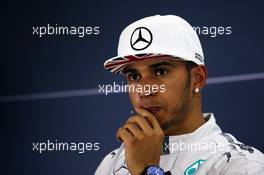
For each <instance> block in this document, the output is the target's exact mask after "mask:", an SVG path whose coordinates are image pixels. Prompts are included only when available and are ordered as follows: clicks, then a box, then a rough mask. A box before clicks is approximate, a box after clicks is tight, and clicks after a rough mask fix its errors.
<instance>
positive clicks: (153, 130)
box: [116, 108, 164, 175]
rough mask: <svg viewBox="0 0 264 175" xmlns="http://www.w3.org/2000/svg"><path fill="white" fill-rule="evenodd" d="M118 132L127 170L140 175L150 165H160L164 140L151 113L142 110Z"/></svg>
mask: <svg viewBox="0 0 264 175" xmlns="http://www.w3.org/2000/svg"><path fill="white" fill-rule="evenodd" d="M135 110H136V112H137V113H138V114H137V115H134V116H132V117H130V118H129V119H128V120H127V122H126V123H125V125H124V126H123V127H121V128H119V130H118V131H117V134H116V137H117V138H119V139H121V140H122V141H123V143H124V146H125V157H126V163H127V166H128V167H127V168H128V170H129V171H130V173H131V174H132V175H140V174H141V173H142V172H143V170H144V168H145V167H146V166H148V165H159V161H160V153H161V147H162V143H163V138H164V132H163V131H162V129H161V127H160V125H159V123H158V121H157V119H156V117H155V116H153V114H152V113H150V112H149V111H147V110H145V109H143V108H140V109H137V108H136V109H135Z"/></svg>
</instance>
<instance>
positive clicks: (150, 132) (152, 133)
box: [146, 131, 154, 137]
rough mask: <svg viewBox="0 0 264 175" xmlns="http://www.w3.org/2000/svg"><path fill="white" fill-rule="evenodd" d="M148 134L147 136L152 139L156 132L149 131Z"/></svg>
mask: <svg viewBox="0 0 264 175" xmlns="http://www.w3.org/2000/svg"><path fill="white" fill-rule="evenodd" d="M146 134H147V136H149V137H152V136H154V131H149V132H147V133H146Z"/></svg>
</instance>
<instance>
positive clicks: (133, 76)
mask: <svg viewBox="0 0 264 175" xmlns="http://www.w3.org/2000/svg"><path fill="white" fill-rule="evenodd" d="M126 77H127V79H128V80H130V81H138V80H139V79H140V75H139V74H138V73H127V74H126Z"/></svg>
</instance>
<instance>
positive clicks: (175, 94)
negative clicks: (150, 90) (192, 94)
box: [161, 81, 184, 111]
mask: <svg viewBox="0 0 264 175" xmlns="http://www.w3.org/2000/svg"><path fill="white" fill-rule="evenodd" d="M183 89H184V83H183V82H180V83H179V82H176V81H170V82H168V83H166V90H165V92H164V93H161V95H162V96H163V99H166V106H167V108H168V110H169V111H172V110H175V108H177V106H178V104H179V103H180V98H181V95H182V93H183Z"/></svg>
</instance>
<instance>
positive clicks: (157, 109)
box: [145, 106, 162, 115]
mask: <svg viewBox="0 0 264 175" xmlns="http://www.w3.org/2000/svg"><path fill="white" fill-rule="evenodd" d="M145 109H146V110H148V111H149V112H150V113H152V114H153V115H156V114H157V113H158V112H159V111H160V110H161V109H162V107H159V106H151V107H148V108H145Z"/></svg>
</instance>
